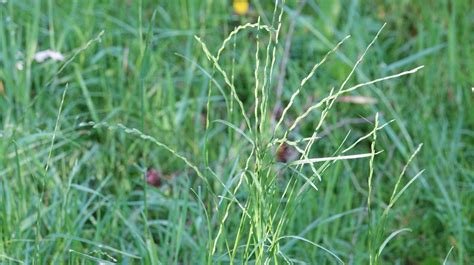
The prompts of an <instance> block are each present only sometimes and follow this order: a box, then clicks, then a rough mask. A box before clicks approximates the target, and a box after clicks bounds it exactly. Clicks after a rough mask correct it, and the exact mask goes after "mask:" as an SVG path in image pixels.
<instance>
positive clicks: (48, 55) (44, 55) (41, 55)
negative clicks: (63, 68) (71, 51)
mask: <svg viewBox="0 0 474 265" xmlns="http://www.w3.org/2000/svg"><path fill="white" fill-rule="evenodd" d="M34 59H35V61H36V62H38V63H42V62H44V61H45V60H46V59H52V60H54V61H63V60H64V55H62V54H61V53H59V52H56V51H52V50H44V51H40V52H37V53H36V54H35V57H34Z"/></svg>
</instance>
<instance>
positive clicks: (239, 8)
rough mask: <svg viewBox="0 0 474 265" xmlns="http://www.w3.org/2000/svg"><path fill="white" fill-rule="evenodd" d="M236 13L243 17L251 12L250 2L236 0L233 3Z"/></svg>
mask: <svg viewBox="0 0 474 265" xmlns="http://www.w3.org/2000/svg"><path fill="white" fill-rule="evenodd" d="M233 7H234V12H235V13H236V14H237V15H239V16H243V15H245V14H247V12H248V11H249V1H248V0H234V1H233Z"/></svg>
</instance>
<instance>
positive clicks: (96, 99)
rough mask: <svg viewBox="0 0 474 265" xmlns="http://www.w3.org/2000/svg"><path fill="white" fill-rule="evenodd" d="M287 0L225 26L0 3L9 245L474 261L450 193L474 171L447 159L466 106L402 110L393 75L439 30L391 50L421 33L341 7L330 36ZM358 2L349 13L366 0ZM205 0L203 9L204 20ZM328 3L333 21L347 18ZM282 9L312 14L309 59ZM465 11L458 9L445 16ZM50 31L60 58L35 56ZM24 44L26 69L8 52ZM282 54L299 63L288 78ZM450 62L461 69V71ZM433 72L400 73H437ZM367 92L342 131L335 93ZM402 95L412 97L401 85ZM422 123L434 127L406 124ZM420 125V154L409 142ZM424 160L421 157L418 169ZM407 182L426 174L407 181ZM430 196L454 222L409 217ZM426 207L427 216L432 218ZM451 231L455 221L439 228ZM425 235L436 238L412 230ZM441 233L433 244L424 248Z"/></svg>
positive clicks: (4, 214) (184, 10)
mask: <svg viewBox="0 0 474 265" xmlns="http://www.w3.org/2000/svg"><path fill="white" fill-rule="evenodd" d="M307 2H308V3H307V5H308V6H309V8H310V10H313V9H314V10H316V11H315V12H316V13H318V12H323V11H322V9H324V7H321V8H322V9H321V10H320V9H318V8H319V6H317V5H316V2H315V1H307ZM460 2H461V1H460ZM292 4H293V3H291V2H290V3H288V1H287V3H285V2H284V1H278V0H276V1H275V2H274V3H273V5H271V6H270V4H269V3H261V1H260V2H259V1H255V6H254V8H255V11H256V12H257V13H258V14H259V15H261V17H260V16H256V17H255V19H247V20H246V19H244V18H241V19H239V23H240V24H239V25H236V26H235V27H234V28H233V30H229V31H227V32H229V33H228V34H226V36H221V34H213V33H214V32H212V28H216V27H220V26H222V28H224V29H226V27H228V25H232V26H231V27H233V25H234V24H233V23H234V22H235V21H234V22H232V23H222V21H221V19H222V18H220V17H219V16H217V15H215V14H214V13H216V14H217V13H219V12H220V13H222V12H223V10H224V9H225V5H224V4H222V3H220V2H212V1H179V3H178V1H169V2H166V3H165V2H163V3H162V4H161V3H160V5H159V6H158V7H156V6H153V8H149V7H150V6H149V5H148V4H147V3H146V1H143V2H142V1H139V2H138V3H135V2H133V3H129V4H126V6H127V14H125V13H123V11H121V9H120V8H117V7H116V6H115V5H114V4H110V3H109V4H108V3H100V2H93V1H91V2H77V1H76V2H71V3H69V4H68V5H66V7H65V8H60V7H59V6H56V5H54V4H53V1H48V2H47V3H46V5H45V6H43V4H41V3H39V2H35V4H34V5H33V6H32V8H28V4H27V1H9V2H8V3H6V4H4V3H2V4H0V5H1V7H0V8H1V10H0V11H1V14H2V17H1V22H0V23H1V24H0V38H1V40H0V45H1V56H0V60H1V61H2V64H3V66H4V67H3V68H2V69H1V71H0V82H2V83H0V85H2V87H0V88H2V89H0V97H1V98H0V103H1V104H0V105H1V106H0V109H1V110H2V115H1V116H0V120H1V121H2V123H3V127H2V128H1V129H0V137H1V138H2V143H1V144H0V151H1V153H2V157H1V158H0V177H1V185H0V194H1V196H0V198H1V199H0V236H1V239H0V262H5V263H13V264H16V263H20V264H21V263H26V264H29V263H35V264H49V263H65V262H66V261H67V262H68V263H69V264H89V263H94V264H95V263H99V264H113V263H123V264H136V263H142V264H286V263H289V264H305V263H306V264H308V263H309V264H314V263H317V264H320V263H321V264H326V263H327V264H334V263H343V264H345V263H348V264H381V263H385V262H401V263H403V262H409V261H411V258H412V257H411V255H412V254H413V259H414V260H424V261H430V258H431V257H436V258H435V262H436V261H437V262H441V261H443V262H444V263H446V264H447V263H449V261H450V260H456V261H457V262H458V263H459V264H466V263H467V264H468V262H469V254H468V252H469V246H468V245H467V244H466V242H467V241H468V238H469V236H468V235H467V236H466V235H464V230H466V231H467V232H466V233H468V232H469V227H470V226H469V224H466V220H469V216H471V215H472V214H471V213H469V211H468V210H469V208H467V211H466V209H465V208H464V207H463V206H464V204H465V203H466V201H468V202H469V198H470V197H469V193H466V192H465V191H463V192H461V193H457V192H453V191H456V189H455V187H457V186H458V184H463V183H464V184H466V183H468V182H458V180H457V179H454V178H444V176H448V175H449V174H448V173H449V172H450V170H451V169H452V168H453V166H449V165H447V164H449V163H455V164H456V165H459V171H456V172H462V173H463V174H466V175H468V174H469V172H470V171H469V169H468V168H467V167H463V166H462V165H464V166H465V165H467V163H466V161H464V160H467V158H465V159H461V160H460V161H458V160H456V159H455V158H456V157H459V155H457V153H456V150H459V148H461V146H463V144H460V141H459V142H458V141H457V140H456V139H457V138H456V137H461V136H460V135H469V133H472V132H471V131H469V130H468V129H465V125H464V123H463V122H462V121H463V118H462V117H464V116H462V115H464V114H462V112H460V114H459V115H460V118H458V119H459V120H460V121H459V122H458V123H455V124H457V125H458V126H457V127H456V129H455V130H451V129H448V128H445V129H444V130H437V129H436V130H435V129H433V130H432V131H430V130H427V129H426V128H425V127H423V126H425V125H424V123H422V122H419V121H417V120H416V119H420V120H421V117H424V116H423V115H425V114H423V113H421V112H422V111H420V112H417V111H413V112H412V113H410V114H411V115H406V113H402V112H401V111H400V110H397V108H398V106H404V107H405V108H410V109H411V108H413V107H414V106H413V104H412V105H410V104H411V103H407V102H411V101H412V99H411V96H408V95H409V94H408V92H406V91H401V90H400V91H398V90H397V91H396V92H394V91H393V89H391V88H393V87H394V85H393V84H394V83H393V81H394V80H395V79H398V78H400V77H405V76H409V75H412V74H414V73H417V72H418V71H419V70H420V69H421V68H423V66H418V67H413V66H412V64H413V62H416V63H417V64H418V63H420V64H423V63H424V61H423V60H420V59H423V58H425V56H427V55H429V54H432V53H435V52H437V51H442V49H443V47H444V46H443V45H444V44H442V45H441V44H440V46H439V47H438V46H435V47H432V48H427V49H425V50H422V51H421V52H420V53H415V54H413V55H410V54H409V55H407V56H408V58H405V59H401V60H399V57H397V56H396V54H400V53H401V54H403V53H404V52H406V51H407V50H409V49H408V48H407V47H409V45H408V44H410V43H408V44H407V45H408V46H404V47H402V48H400V49H401V50H396V51H392V50H391V46H390V45H391V43H393V42H395V43H396V42H397V40H394V39H393V38H394V36H392V35H391V31H389V32H388V33H387V31H386V30H384V28H385V27H386V26H385V24H384V25H383V26H381V27H379V28H376V29H372V28H370V30H367V28H363V27H362V26H361V27H362V29H360V28H358V26H349V24H348V25H347V27H348V29H349V32H351V33H353V34H351V35H352V37H351V36H345V35H344V34H343V33H341V32H339V31H338V30H335V29H334V28H332V29H333V30H332V31H333V32H336V33H335V34H334V35H331V36H330V37H328V38H326V37H325V34H327V35H329V34H328V33H327V32H325V34H322V33H321V32H320V31H319V30H320V29H319V28H316V27H315V26H314V24H313V23H311V21H312V20H310V19H309V18H308V16H305V15H301V16H300V15H295V13H298V12H296V11H294V10H292ZM124 5H125V4H124ZM459 5H461V4H459ZM350 7H351V8H350V9H351V10H352V11H351V12H356V11H355V10H356V9H357V8H358V6H357V3H356V1H353V2H352V3H351V5H350ZM265 8H271V10H272V11H273V12H271V13H269V14H267V13H265V12H263V10H264V9H265ZM459 8H460V7H459V6H458V4H456V7H455V10H458V9H459ZM43 10H47V12H45V13H43V12H42V11H43ZM196 10H200V11H199V12H201V11H202V12H205V13H206V14H207V16H206V20H205V21H203V20H200V17H201V16H202V14H201V13H199V12H197V11H196ZM269 10H270V9H269ZM302 10H303V9H302ZM65 11H67V12H65ZM300 11H301V10H300ZM303 11H304V10H303ZM114 12H118V13H117V15H115V13H114ZM121 12H122V13H121ZM129 12H131V13H132V14H136V15H133V16H129V15H128V14H129ZM306 12H307V10H306ZM453 12H454V11H453ZM70 13H71V14H76V13H77V14H80V15H78V16H72V17H69V16H67V15H66V14H70ZM111 14H114V15H111ZM213 14H214V15H213ZM318 14H319V13H318ZM354 14H356V13H350V14H349V15H350V16H348V17H349V18H351V19H353V18H354V16H355V15H354ZM324 15H325V14H322V16H321V17H322V19H323V20H324V23H325V26H324V29H327V28H329V29H331V27H335V25H333V24H332V23H333V22H331V21H332V20H331V18H329V17H326V16H324ZM22 19H23V20H22ZM250 20H251V21H250ZM288 20H292V21H293V22H294V24H295V25H298V27H301V29H299V30H298V29H297V30H296V32H295V36H299V37H300V38H301V37H303V39H304V40H305V41H303V42H302V43H301V41H300V42H299V44H300V45H301V47H299V48H301V49H303V51H304V52H305V53H308V54H316V55H317V56H308V58H306V59H303V57H301V55H298V52H295V54H296V55H295V57H292V56H289V57H288V58H289V60H288V61H286V60H284V58H285V56H288V54H285V50H286V47H285V49H283V47H282V40H283V39H284V38H285V37H288V35H285V29H286V27H285V25H286V23H287V21H288ZM463 21H464V20H463ZM360 23H361V25H362V24H363V25H366V22H364V21H362V20H361V21H360ZM364 23H365V24H364ZM456 23H457V22H456V17H455V16H454V15H453V16H450V17H449V28H450V29H451V30H453V27H454V28H456V26H453V25H457V24H456ZM394 24H395V25H397V24H396V23H394ZM394 24H392V23H389V24H388V25H389V27H392V25H394ZM370 25H372V26H371V27H373V25H378V23H372V24H370ZM324 29H321V30H324ZM462 29H465V27H462ZM430 30H433V29H430ZM23 31H24V32H23ZM224 31H225V30H224ZM298 31H300V32H298ZM301 31H303V32H301ZM343 32H346V30H344V31H343ZM372 32H375V33H373V35H372V36H370V38H371V40H369V41H367V40H366V38H365V37H366V36H367V35H368V34H372ZM219 33H220V32H219ZM435 33H436V32H435ZM435 33H433V36H438V35H436V34H437V33H436V34H435ZM441 35H443V34H441ZM23 36H24V38H25V39H24V40H23V39H21V38H22V37H23ZM443 36H444V35H443ZM447 37H448V43H447V44H446V45H448V46H449V63H450V65H453V64H456V63H457V62H458V60H461V59H460V58H459V57H458V55H457V53H456V49H457V48H456V47H458V46H457V43H456V38H457V35H456V34H455V33H453V31H449V34H448V36H447ZM313 39H316V40H317V41H316V42H317V43H312V40H313ZM334 39H336V41H334ZM387 39H388V41H387ZM288 42H289V43H291V40H289V41H288ZM379 42H382V43H383V45H377V43H379ZM387 43H388V44H387ZM285 45H287V44H285ZM420 45H421V47H424V46H423V45H424V44H423V43H421V44H420ZM313 46H314V47H316V48H315V49H316V50H317V52H314V50H312V49H313V48H314V47H313ZM40 47H41V49H43V48H44V47H49V48H53V49H58V50H61V51H64V52H65V53H66V60H65V61H64V62H61V63H55V62H48V63H46V64H37V63H35V62H33V58H32V56H33V54H34V53H35V52H36V51H37V50H39V49H40ZM176 47H178V48H177V49H175V48H176ZM288 50H289V49H288ZM67 51H69V52H67ZM172 51H176V54H174V55H173V52H172ZM348 54H351V56H349V55H348ZM354 54H358V56H356V55H354ZM466 54H467V53H466ZM298 56H300V57H298ZM392 56H395V58H396V60H399V61H398V62H393V58H392ZM466 56H468V55H466ZM386 57H389V58H390V60H392V63H390V64H388V65H386V64H385V60H386ZM351 58H355V59H351ZM19 60H21V61H23V62H24V69H23V70H20V69H18V68H17V67H16V66H15V64H16V63H18V61H19ZM379 61H382V64H381V65H382V66H380V67H382V68H381V69H383V71H379V68H380V67H379ZM341 62H342V63H341ZM431 63H433V61H431ZM362 66H363V67H362ZM427 68H428V67H427ZM281 69H288V71H287V74H286V75H285V76H280V75H281V74H282V71H280V70H281ZM365 69H369V71H370V72H371V73H370V74H368V73H367V72H366V71H365ZM430 69H432V68H430ZM449 69H451V70H450V71H449V79H450V80H451V82H454V81H455V80H456V78H459V74H457V73H458V72H457V71H455V70H453V69H458V68H457V67H455V68H449ZM397 71H398V72H397ZM459 71H460V70H459ZM283 72H284V71H283ZM379 72H383V73H384V75H383V76H382V77H371V76H372V75H377V73H379ZM423 72H424V75H422V77H420V75H418V74H417V75H413V77H410V78H407V79H405V78H402V79H400V80H399V81H398V84H399V85H397V87H398V86H402V85H400V84H401V83H403V84H407V86H416V84H414V81H413V80H418V78H425V79H423V80H425V81H426V80H431V79H430V78H433V79H434V78H435V77H428V76H430V75H431V74H429V73H427V71H423ZM369 77H370V78H369ZM281 78H283V80H286V84H285V85H284V86H283V87H284V90H283V91H282V94H281V95H279V94H278V91H275V87H276V86H277V84H276V83H277V82H276V81H277V80H279V79H281ZM436 78H437V77H436ZM354 80H357V82H360V83H356V84H355V85H351V84H352V83H353V82H354ZM384 81H390V82H388V85H383V86H382V85H381V84H382V83H384ZM430 82H431V81H426V83H430ZM328 84H330V85H328ZM384 84H387V82H385V83H384ZM3 87H4V88H3ZM382 87H383V88H388V89H384V90H381V89H380V88H382ZM367 88H370V92H369V91H367ZM370 93H375V95H377V99H378V100H379V101H380V102H381V104H380V106H377V107H375V106H364V107H363V108H364V111H363V113H365V114H367V115H368V116H371V117H373V118H368V119H359V120H362V122H363V124H364V125H363V126H360V128H359V127H357V128H354V130H351V131H349V132H347V131H346V128H348V127H347V126H348V125H351V124H352V120H350V121H347V119H345V118H344V117H343V115H344V114H345V113H348V112H349V113H350V112H354V113H356V114H357V115H360V114H359V113H361V111H360V108H357V107H354V106H350V107H347V105H344V104H343V103H341V102H340V98H341V97H342V96H354V95H359V94H363V95H366V94H370ZM425 94H426V93H425ZM400 95H405V97H406V98H404V99H405V101H406V102H405V101H400V100H398V101H394V102H392V98H397V97H399V96H400ZM389 97H391V98H390V100H389V99H388V98H389ZM400 97H401V96H400ZM464 99H465V98H464ZM420 100H425V95H422V96H420ZM53 103H54V104H53ZM415 105H419V106H417V107H415V109H417V108H420V109H423V110H425V108H426V107H425V105H422V104H421V103H420V104H415ZM280 106H281V107H280ZM441 106H442V107H445V106H448V104H447V103H441ZM399 113H400V114H399ZM465 115H466V117H467V114H465ZM364 116H365V115H364ZM392 116H393V117H395V119H394V120H390V119H388V120H387V117H392ZM406 116H408V117H406ZM405 121H410V122H405ZM414 121H415V122H414ZM332 124H335V125H334V126H332ZM411 124H415V125H413V126H418V127H416V128H420V129H419V130H420V132H425V133H426V132H430V133H432V134H433V136H430V137H427V136H423V134H421V133H419V134H417V137H413V139H412V136H411V133H412V129H410V128H413V127H410V126H412V125H411ZM430 124H431V125H430V126H434V128H440V127H443V126H444V125H439V124H437V123H436V122H432V123H430ZM450 124H451V123H450ZM354 126H355V127H356V125H354ZM439 126H440V127H439ZM421 128H424V129H421ZM443 128H444V127H443ZM451 134H452V136H451ZM426 135H429V134H426ZM438 136H443V137H438ZM463 137H464V136H463ZM421 139H423V141H428V144H425V148H427V149H428V152H427V151H426V150H424V152H421V147H422V145H418V146H417V145H416V144H414V143H415V142H419V141H421ZM433 139H435V141H436V142H437V141H438V140H439V142H440V144H439V145H433ZM433 146H435V147H433ZM448 147H449V148H448ZM463 148H465V147H463ZM438 149H439V150H438ZM410 150H412V151H410ZM433 150H436V151H439V152H433ZM398 153H399V154H398ZM447 154H448V155H447ZM418 156H420V157H421V158H424V160H423V161H422V162H421V163H415V160H417V159H418ZM431 156H435V157H437V161H438V163H436V165H432V164H433V162H432V161H430V159H431ZM443 156H445V157H446V159H445V158H444V157H443ZM426 157H429V158H430V159H426ZM439 157H443V159H445V160H440V159H439ZM439 161H442V162H439ZM419 164H421V165H422V166H421V167H425V166H427V167H429V172H430V174H429V176H426V178H421V176H422V173H423V172H424V171H423V170H420V169H419V168H420V166H419ZM149 167H152V168H155V169H156V170H157V171H160V172H161V173H162V175H163V179H162V181H163V183H164V184H163V186H161V187H159V188H155V187H151V186H149V185H147V183H146V179H145V178H144V176H145V175H146V171H147V168H149ZM438 167H439V168H442V169H443V170H444V171H439V170H434V169H433V168H438ZM164 176H166V177H164ZM392 176H393V177H392ZM408 176H413V177H408ZM417 180H421V182H420V184H421V185H416V184H415V183H417V182H416V181H417ZM414 184H415V185H414ZM464 184H463V185H464ZM465 186H466V185H465ZM469 187H470V186H467V188H466V189H469ZM409 188H410V189H414V190H415V191H413V192H412V193H411V194H407V190H409ZM420 190H422V191H423V192H420ZM438 193H439V194H441V195H442V196H437V195H436V194H438ZM420 194H421V195H420ZM426 194H428V195H429V196H428V195H426ZM466 194H468V195H466ZM360 198H363V199H360ZM427 205H428V206H427ZM418 206H420V207H424V209H428V210H426V212H428V213H433V214H436V218H435V219H436V220H438V218H439V219H440V220H443V222H442V225H443V226H447V227H449V229H448V230H447V232H444V231H441V232H440V231H437V230H436V228H435V227H433V228H431V227H430V226H431V224H432V223H433V222H434V224H437V222H435V221H433V218H434V217H433V218H432V217H430V216H426V215H424V214H423V216H422V217H420V218H418V219H417V217H413V216H411V214H413V210H411V209H414V208H415V209H418ZM445 206H446V207H445ZM440 207H441V209H444V210H441V211H439V210H434V209H438V208H440ZM422 212H423V213H425V210H423V211H422ZM446 216H448V217H449V218H446ZM425 218H428V221H429V222H428V223H429V224H430V225H428V226H429V229H426V228H423V227H422V228H420V226H423V222H424V220H425ZM443 218H444V219H443ZM439 222H441V221H439ZM455 227H458V229H454V228H455ZM430 229H432V230H430ZM420 230H421V231H423V232H422V233H421V232H419V231H420ZM435 230H436V231H435ZM471 230H472V228H471ZM417 231H418V232H417ZM406 232H412V233H407V234H406V235H405V234H404V233H406ZM419 233H421V235H420V234H419ZM440 234H441V235H445V234H448V235H450V236H452V238H450V241H449V242H446V241H443V243H442V244H441V245H439V244H438V243H437V241H436V240H438V237H437V236H438V235H440ZM401 236H404V237H403V238H402V237H401ZM425 238H426V239H425ZM433 238H434V239H433ZM419 240H425V241H424V242H428V243H427V244H423V245H420V246H414V245H412V244H413V242H415V243H416V242H419ZM397 241H398V242H397ZM406 242H407V243H406ZM446 245H448V247H446ZM451 245H452V247H451ZM433 246H437V247H436V250H437V253H436V254H429V255H428V256H427V257H425V256H423V259H422V258H420V257H419V255H420V254H419V253H424V252H426V250H427V249H429V250H431V249H432V248H433ZM433 249H435V248H433ZM407 252H408V254H410V255H408V254H406V253H407ZM399 253H405V254H406V257H403V258H400V257H397V256H396V255H399ZM466 253H467V254H466ZM415 255H418V256H415Z"/></svg>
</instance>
